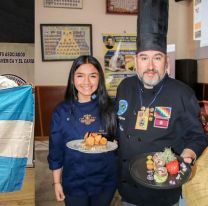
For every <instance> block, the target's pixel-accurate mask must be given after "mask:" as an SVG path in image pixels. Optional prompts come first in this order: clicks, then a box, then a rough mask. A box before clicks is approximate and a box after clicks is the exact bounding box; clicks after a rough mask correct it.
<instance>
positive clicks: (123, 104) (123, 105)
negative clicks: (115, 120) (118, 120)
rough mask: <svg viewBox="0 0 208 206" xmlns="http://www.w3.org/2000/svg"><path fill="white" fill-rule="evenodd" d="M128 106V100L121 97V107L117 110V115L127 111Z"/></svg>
mask: <svg viewBox="0 0 208 206" xmlns="http://www.w3.org/2000/svg"><path fill="white" fill-rule="evenodd" d="M127 108H128V102H127V101H126V100H124V99H121V100H120V101H119V108H118V112H117V115H122V114H124V113H125V112H126V110H127Z"/></svg>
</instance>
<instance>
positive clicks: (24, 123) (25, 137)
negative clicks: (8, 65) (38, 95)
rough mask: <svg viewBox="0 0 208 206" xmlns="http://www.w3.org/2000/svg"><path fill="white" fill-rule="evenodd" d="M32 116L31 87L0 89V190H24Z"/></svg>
mask: <svg viewBox="0 0 208 206" xmlns="http://www.w3.org/2000/svg"><path fill="white" fill-rule="evenodd" d="M33 117H34V100H33V95H32V87H31V86H28V85H24V86H19V87H13V88H9V89H2V90H0V192H13V191H17V190H20V189H21V186H22V183H23V178H24V174H25V166H26V163H27V157H28V154H29V145H30V140H31V139H32V129H33Z"/></svg>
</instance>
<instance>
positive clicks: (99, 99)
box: [48, 56, 117, 206]
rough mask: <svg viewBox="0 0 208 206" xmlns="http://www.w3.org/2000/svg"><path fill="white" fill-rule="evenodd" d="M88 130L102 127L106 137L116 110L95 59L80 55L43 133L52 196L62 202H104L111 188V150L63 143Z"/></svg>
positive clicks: (91, 205)
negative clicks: (97, 150) (95, 151)
mask: <svg viewBox="0 0 208 206" xmlns="http://www.w3.org/2000/svg"><path fill="white" fill-rule="evenodd" d="M89 131H90V132H99V133H100V132H101V133H105V134H107V135H106V137H107V138H108V140H110V138H111V140H112V139H113V138H114V137H115V133H116V115H115V113H114V105H113V103H112V101H111V99H110V98H109V96H108V95H107V91H106V88H105V80H104V74H103V70H102V67H101V65H100V63H99V62H98V61H97V60H96V59H95V58H94V57H92V56H80V57H78V58H77V59H76V60H75V61H74V62H73V65H72V68H71V71H70V74H69V78H68V85H67V89H66V94H65V101H63V102H61V103H60V104H59V105H58V106H57V107H56V108H55V110H54V112H53V115H52V122H51V129H50V137H49V155H48V162H49V168H50V169H51V170H52V172H53V179H54V183H53V185H54V189H55V195H56V199H57V201H62V200H64V201H65V205H67V206H68V205H70V206H97V205H99V206H109V205H110V202H111V199H112V197H113V195H114V192H115V189H116V169H117V161H116V156H115V153H114V152H106V153H98V154H87V153H82V152H79V151H75V150H72V149H69V148H68V147H67V146H66V143H67V142H69V141H72V140H75V139H83V137H84V135H85V133H86V132H89ZM61 179H62V180H61Z"/></svg>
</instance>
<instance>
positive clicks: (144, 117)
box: [135, 111, 149, 130]
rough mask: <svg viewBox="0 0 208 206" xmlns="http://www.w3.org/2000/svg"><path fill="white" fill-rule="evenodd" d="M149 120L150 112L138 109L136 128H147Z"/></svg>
mask: <svg viewBox="0 0 208 206" xmlns="http://www.w3.org/2000/svg"><path fill="white" fill-rule="evenodd" d="M148 120H149V112H147V111H138V114H137V120H136V125H135V129H139V130H147V126H148Z"/></svg>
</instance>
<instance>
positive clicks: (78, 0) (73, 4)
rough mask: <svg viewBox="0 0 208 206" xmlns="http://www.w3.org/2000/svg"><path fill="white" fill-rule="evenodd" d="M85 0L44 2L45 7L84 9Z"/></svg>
mask: <svg viewBox="0 0 208 206" xmlns="http://www.w3.org/2000/svg"><path fill="white" fill-rule="evenodd" d="M82 3H83V0H43V5H44V7H52V8H71V9H82Z"/></svg>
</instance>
